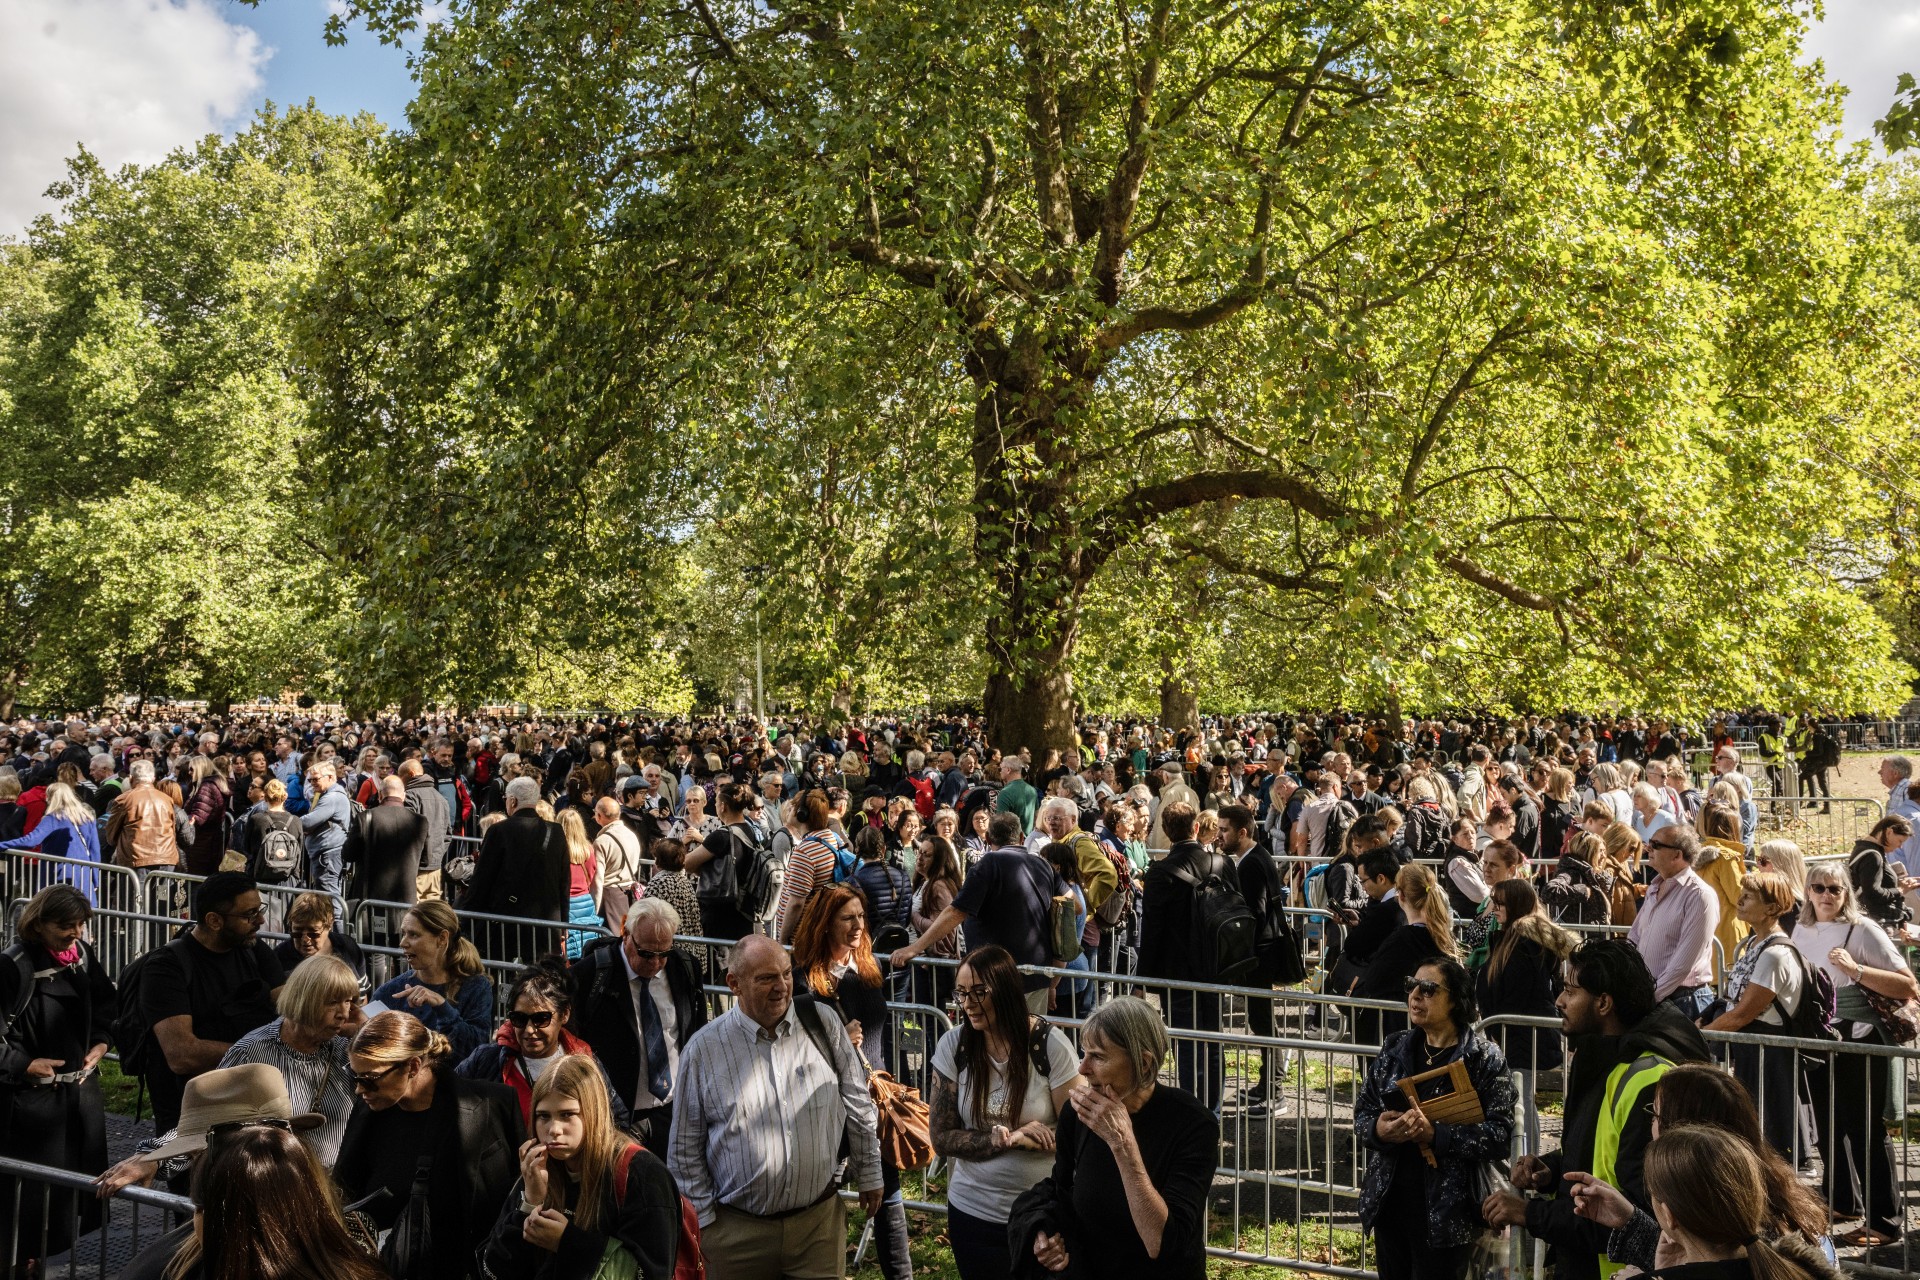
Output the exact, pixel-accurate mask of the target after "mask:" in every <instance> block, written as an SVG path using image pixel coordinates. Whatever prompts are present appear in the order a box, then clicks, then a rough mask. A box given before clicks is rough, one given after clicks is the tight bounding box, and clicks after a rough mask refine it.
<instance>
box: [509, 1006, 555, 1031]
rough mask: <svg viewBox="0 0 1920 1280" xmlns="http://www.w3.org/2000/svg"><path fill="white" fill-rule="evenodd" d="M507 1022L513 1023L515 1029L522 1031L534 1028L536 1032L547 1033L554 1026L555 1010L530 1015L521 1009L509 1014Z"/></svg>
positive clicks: (545, 1010)
mask: <svg viewBox="0 0 1920 1280" xmlns="http://www.w3.org/2000/svg"><path fill="white" fill-rule="evenodd" d="M507 1021H508V1022H511V1023H512V1024H513V1025H514V1026H515V1028H517V1029H518V1030H521V1031H525V1030H526V1029H527V1028H528V1027H532V1028H533V1029H534V1030H536V1031H545V1030H546V1029H547V1028H548V1027H550V1026H552V1025H553V1010H551V1009H540V1010H537V1011H535V1012H533V1013H528V1012H526V1011H524V1010H521V1009H515V1010H513V1011H511V1012H510V1013H508V1014H507Z"/></svg>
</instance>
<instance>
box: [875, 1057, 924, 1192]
mask: <svg viewBox="0 0 1920 1280" xmlns="http://www.w3.org/2000/svg"><path fill="white" fill-rule="evenodd" d="M867 1089H868V1090H869V1091H870V1092H871V1093H872V1094H873V1110H874V1116H875V1119H876V1122H877V1127H878V1128H879V1131H880V1158H881V1160H883V1161H885V1162H886V1164H887V1165H888V1166H889V1167H890V1168H894V1169H924V1168H926V1167H927V1166H928V1165H930V1164H932V1163H933V1112H932V1110H931V1109H930V1108H929V1107H928V1106H927V1104H926V1103H924V1102H922V1101H921V1100H920V1091H919V1090H918V1089H915V1088H912V1087H910V1086H908V1085H904V1084H901V1083H900V1082H899V1081H898V1080H895V1079H894V1078H893V1076H892V1075H890V1074H889V1073H887V1072H885V1071H874V1070H871V1069H869V1070H868V1072H867Z"/></svg>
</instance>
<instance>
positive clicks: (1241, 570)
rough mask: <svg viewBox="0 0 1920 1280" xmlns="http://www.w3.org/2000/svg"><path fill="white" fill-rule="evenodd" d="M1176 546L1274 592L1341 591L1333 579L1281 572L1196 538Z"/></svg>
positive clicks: (1183, 540) (1180, 539)
mask: <svg viewBox="0 0 1920 1280" xmlns="http://www.w3.org/2000/svg"><path fill="white" fill-rule="evenodd" d="M1173 545H1174V547H1175V548H1176V549H1177V550H1180V551H1184V552H1186V553H1187V554H1188V555H1191V556H1199V557H1200V558H1201V559H1203V560H1208V561H1211V562H1212V563H1213V564H1215V565H1217V566H1218V567H1219V568H1221V569H1224V570H1225V571H1226V572H1228V573H1232V574H1237V575H1239V576H1240V577H1243V578H1252V579H1253V580H1254V581H1256V582H1261V583H1265V584H1266V585H1267V586H1269V587H1272V588H1273V589H1274V590H1275V591H1285V592H1304V593H1309V594H1313V595H1335V594H1338V592H1339V591H1340V584H1339V583H1338V582H1334V581H1331V580H1330V579H1327V578H1316V577H1314V576H1313V575H1312V574H1311V573H1281V572H1279V571H1278V570H1275V569H1269V568H1268V567H1267V566H1265V565H1262V564H1255V563H1254V562H1253V561H1251V560H1243V559H1241V558H1240V557H1239V556H1236V555H1234V554H1233V553H1232V552H1229V551H1227V550H1226V549H1225V548H1222V547H1217V546H1214V545H1213V544H1212V543H1209V542H1201V541H1199V540H1198V539H1194V538H1175V539H1174V540H1173Z"/></svg>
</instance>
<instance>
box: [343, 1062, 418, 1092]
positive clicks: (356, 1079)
mask: <svg viewBox="0 0 1920 1280" xmlns="http://www.w3.org/2000/svg"><path fill="white" fill-rule="evenodd" d="M406 1065H407V1064H406V1063H404V1062H396V1063H393V1064H392V1065H390V1066H385V1067H382V1068H380V1069H379V1070H378V1071H369V1072H367V1074H365V1075H358V1074H355V1075H354V1076H353V1087H354V1088H356V1089H374V1088H378V1087H379V1084H380V1082H381V1081H382V1080H385V1079H386V1078H387V1077H388V1076H390V1075H392V1074H393V1073H394V1072H396V1071H398V1070H399V1069H400V1068H401V1067H404V1066H406Z"/></svg>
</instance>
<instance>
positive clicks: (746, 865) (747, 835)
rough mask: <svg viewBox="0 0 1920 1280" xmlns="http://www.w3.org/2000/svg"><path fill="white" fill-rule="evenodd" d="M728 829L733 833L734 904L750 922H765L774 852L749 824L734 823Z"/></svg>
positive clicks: (770, 898) (770, 908)
mask: <svg viewBox="0 0 1920 1280" xmlns="http://www.w3.org/2000/svg"><path fill="white" fill-rule="evenodd" d="M727 830H728V831H729V832H731V833H732V834H733V853H732V855H731V856H730V858H729V860H730V861H731V862H732V863H733V864H734V867H733V884H734V894H733V901H734V905H735V906H736V907H738V908H739V911H740V914H741V915H743V916H745V917H746V918H747V919H749V920H765V919H767V918H768V917H769V916H770V915H771V914H772V912H773V897H774V895H773V885H774V863H773V850H772V849H770V848H768V847H767V844H766V841H764V840H762V839H761V838H760V832H759V830H758V829H757V828H755V827H754V826H753V825H752V824H750V823H745V822H736V823H734V824H733V825H732V826H730V827H728V828H727Z"/></svg>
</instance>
